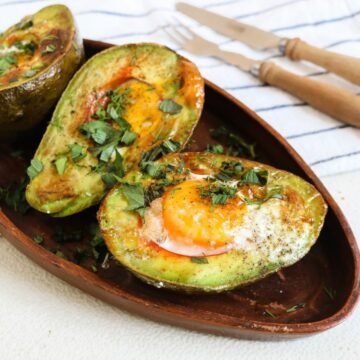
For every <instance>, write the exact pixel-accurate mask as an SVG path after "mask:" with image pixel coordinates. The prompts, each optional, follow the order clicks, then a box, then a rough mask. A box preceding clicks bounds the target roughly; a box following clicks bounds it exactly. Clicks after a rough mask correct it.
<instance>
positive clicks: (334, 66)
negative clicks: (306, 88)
mask: <svg viewBox="0 0 360 360" xmlns="http://www.w3.org/2000/svg"><path fill="white" fill-rule="evenodd" d="M285 55H286V56H287V57H288V58H289V59H291V60H307V61H310V62H312V63H314V64H316V65H319V66H321V67H323V68H324V69H326V70H328V71H330V72H332V73H334V74H337V75H339V76H341V77H343V78H344V79H346V80H348V81H350V82H352V83H354V84H356V85H360V58H355V57H351V56H346V55H341V54H338V53H335V52H333V51H328V50H325V49H320V48H317V47H315V46H312V45H309V44H307V43H306V42H304V41H302V40H301V39H299V38H295V39H290V40H288V41H287V43H286V46H285Z"/></svg>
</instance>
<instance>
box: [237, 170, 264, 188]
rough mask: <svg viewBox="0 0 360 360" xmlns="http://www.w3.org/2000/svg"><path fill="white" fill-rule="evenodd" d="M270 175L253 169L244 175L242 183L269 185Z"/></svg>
mask: <svg viewBox="0 0 360 360" xmlns="http://www.w3.org/2000/svg"><path fill="white" fill-rule="evenodd" d="M268 174H269V172H268V171H267V170H262V169H256V168H252V169H250V170H248V171H246V172H245V173H244V174H243V175H242V177H241V183H242V184H255V185H260V186H264V185H266V183H267V180H268Z"/></svg>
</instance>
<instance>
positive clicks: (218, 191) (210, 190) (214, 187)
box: [198, 180, 238, 205]
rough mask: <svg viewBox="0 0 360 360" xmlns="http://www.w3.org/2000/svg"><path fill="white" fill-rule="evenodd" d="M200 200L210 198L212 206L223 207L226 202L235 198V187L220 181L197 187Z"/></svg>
mask: <svg viewBox="0 0 360 360" xmlns="http://www.w3.org/2000/svg"><path fill="white" fill-rule="evenodd" d="M198 189H199V190H200V197H201V198H211V204H212V205H225V204H226V202H227V201H228V200H229V199H230V198H233V197H235V196H236V193H237V191H238V189H237V186H236V185H232V184H227V183H225V182H221V181H218V180H216V181H212V182H210V183H209V184H208V185H205V186H199V187H198Z"/></svg>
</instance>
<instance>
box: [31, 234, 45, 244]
mask: <svg viewBox="0 0 360 360" xmlns="http://www.w3.org/2000/svg"><path fill="white" fill-rule="evenodd" d="M33 240H34V241H35V242H36V243H37V244H39V245H40V244H42V243H43V242H44V237H43V236H42V235H34V236H33Z"/></svg>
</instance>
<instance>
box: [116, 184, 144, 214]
mask: <svg viewBox="0 0 360 360" xmlns="http://www.w3.org/2000/svg"><path fill="white" fill-rule="evenodd" d="M121 188H122V191H123V194H124V196H125V197H126V200H127V202H128V205H127V207H126V208H125V210H128V211H137V212H138V213H139V214H140V215H141V216H143V213H144V208H145V193H144V187H143V186H142V185H141V184H128V183H123V184H122V187H121Z"/></svg>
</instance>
